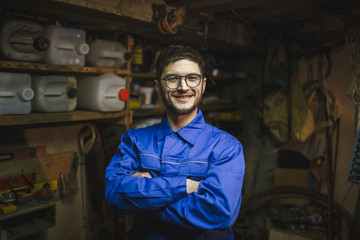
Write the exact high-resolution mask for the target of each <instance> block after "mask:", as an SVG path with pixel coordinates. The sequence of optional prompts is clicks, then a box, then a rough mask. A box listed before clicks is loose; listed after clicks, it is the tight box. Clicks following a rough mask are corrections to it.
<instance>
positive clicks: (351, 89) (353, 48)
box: [345, 28, 360, 104]
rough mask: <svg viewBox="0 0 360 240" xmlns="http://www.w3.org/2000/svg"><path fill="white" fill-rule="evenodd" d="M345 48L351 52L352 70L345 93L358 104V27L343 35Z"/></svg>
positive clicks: (359, 60) (359, 102) (359, 33)
mask: <svg viewBox="0 0 360 240" xmlns="http://www.w3.org/2000/svg"><path fill="white" fill-rule="evenodd" d="M345 45H346V48H347V49H348V50H349V51H350V53H351V59H352V62H353V68H354V72H353V74H352V79H351V82H350V84H349V86H348V89H347V91H346V95H347V96H348V97H349V98H351V99H352V101H353V102H354V103H355V104H360V89H359V86H360V76H359V71H360V29H359V28H354V29H350V30H349V31H348V32H347V33H346V35H345Z"/></svg>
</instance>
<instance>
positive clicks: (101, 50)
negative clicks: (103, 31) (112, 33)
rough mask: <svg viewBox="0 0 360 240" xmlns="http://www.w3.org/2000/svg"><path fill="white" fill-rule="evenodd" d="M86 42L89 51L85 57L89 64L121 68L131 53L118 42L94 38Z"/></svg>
mask: <svg viewBox="0 0 360 240" xmlns="http://www.w3.org/2000/svg"><path fill="white" fill-rule="evenodd" d="M88 44H89V47H90V51H89V53H88V54H87V55H86V57H85V59H86V63H87V64H88V65H90V66H95V67H110V68H121V67H122V66H123V65H124V64H126V63H127V62H128V61H129V60H130V59H131V53H130V52H128V51H127V50H126V48H125V47H124V46H123V45H122V44H121V43H119V42H115V41H108V40H102V39H94V40H90V41H88Z"/></svg>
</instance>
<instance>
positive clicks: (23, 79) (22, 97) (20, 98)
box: [0, 72, 34, 115]
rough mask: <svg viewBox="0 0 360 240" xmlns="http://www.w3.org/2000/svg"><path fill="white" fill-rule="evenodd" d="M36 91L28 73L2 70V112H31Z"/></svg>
mask: <svg viewBox="0 0 360 240" xmlns="http://www.w3.org/2000/svg"><path fill="white" fill-rule="evenodd" d="M33 97H34V91H33V90H32V89H31V76H30V74H28V73H7V72H0V114H1V115H5V114H29V113H30V112H31V99H32V98H33Z"/></svg>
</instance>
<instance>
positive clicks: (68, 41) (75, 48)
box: [45, 26, 89, 66]
mask: <svg viewBox="0 0 360 240" xmlns="http://www.w3.org/2000/svg"><path fill="white" fill-rule="evenodd" d="M46 34H47V37H48V39H49V40H50V42H51V44H50V47H49V49H48V50H47V51H46V55H45V63H48V64H55V65H73V66H84V65H85V55H86V54H87V53H88V52H89V45H88V44H87V43H86V42H85V40H86V33H85V31H84V30H82V29H76V28H65V27H58V26H47V27H46Z"/></svg>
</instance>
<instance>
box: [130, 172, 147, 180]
mask: <svg viewBox="0 0 360 240" xmlns="http://www.w3.org/2000/svg"><path fill="white" fill-rule="evenodd" d="M131 176H133V177H139V178H142V177H147V178H152V176H151V174H150V173H149V172H147V171H139V172H136V173H133V174H132V175H131Z"/></svg>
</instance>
